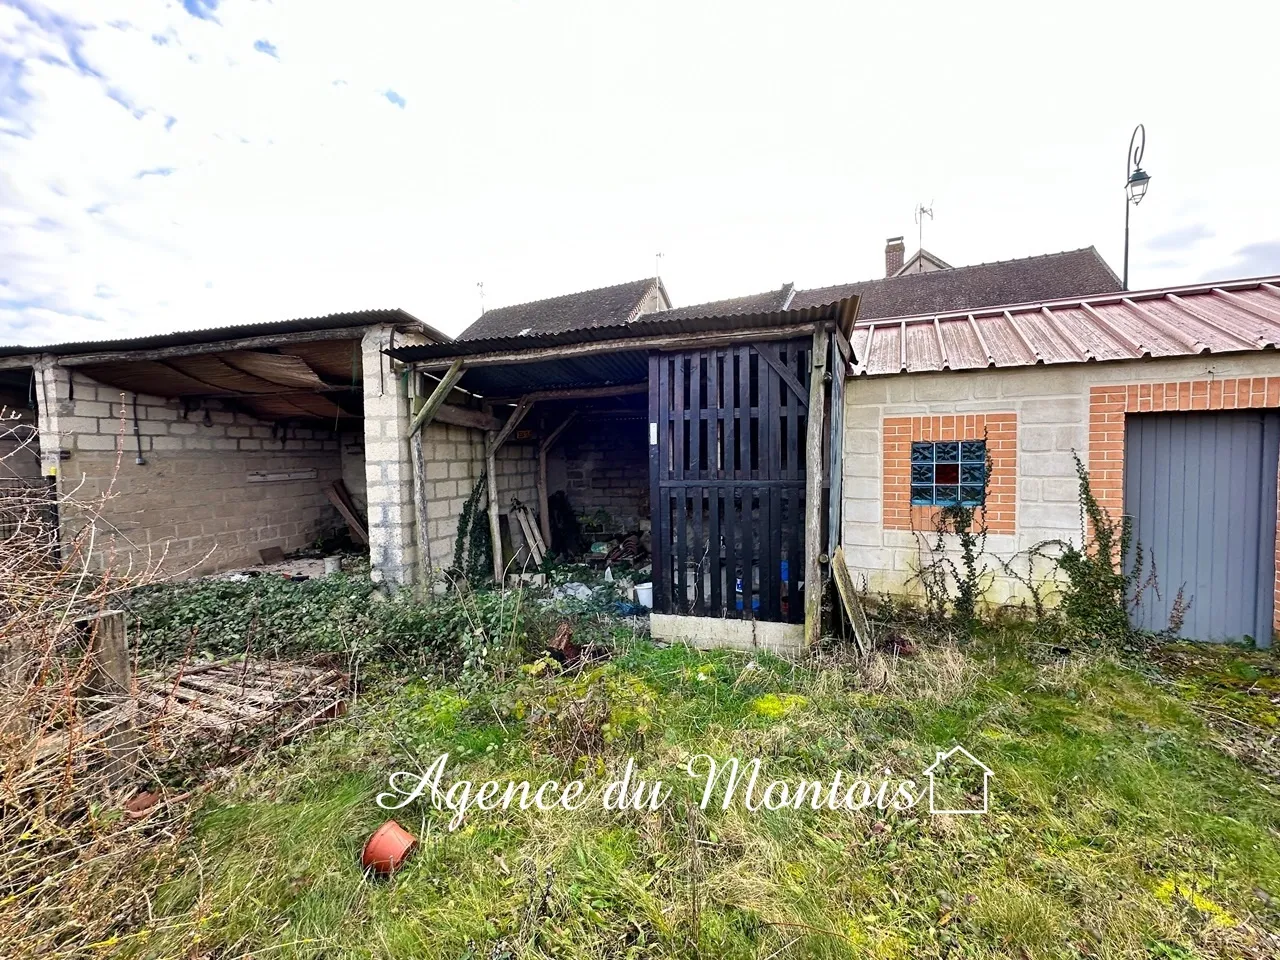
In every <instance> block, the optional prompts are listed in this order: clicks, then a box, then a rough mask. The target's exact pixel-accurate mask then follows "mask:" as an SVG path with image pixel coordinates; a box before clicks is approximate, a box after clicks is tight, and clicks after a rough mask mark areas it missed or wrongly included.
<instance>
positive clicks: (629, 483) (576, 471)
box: [547, 420, 649, 530]
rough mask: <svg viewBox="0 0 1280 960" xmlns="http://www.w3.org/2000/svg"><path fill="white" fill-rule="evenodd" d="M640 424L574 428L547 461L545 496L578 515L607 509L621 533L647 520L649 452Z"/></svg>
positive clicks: (625, 422)
mask: <svg viewBox="0 0 1280 960" xmlns="http://www.w3.org/2000/svg"><path fill="white" fill-rule="evenodd" d="M646 430H647V427H646V425H645V421H642V420H617V421H613V420H610V421H607V422H603V423H602V422H584V423H574V424H572V425H570V426H569V427H568V428H567V429H566V430H565V432H564V434H563V435H562V436H561V438H560V441H559V443H557V444H556V446H555V448H553V449H552V451H551V453H550V454H549V455H548V457H547V492H548V493H549V494H551V493H555V492H556V491H557V490H563V491H564V492H565V493H566V494H567V495H568V497H569V504H570V506H572V507H573V510H574V512H575V513H577V514H578V515H579V516H584V515H592V514H594V513H596V512H597V511H598V510H603V511H604V512H605V513H607V514H608V515H609V516H610V517H612V518H613V520H614V522H615V525H616V526H617V528H618V529H620V530H634V529H638V528H639V527H640V526H641V521H646V522H647V521H648V520H649V447H648V437H647V436H646Z"/></svg>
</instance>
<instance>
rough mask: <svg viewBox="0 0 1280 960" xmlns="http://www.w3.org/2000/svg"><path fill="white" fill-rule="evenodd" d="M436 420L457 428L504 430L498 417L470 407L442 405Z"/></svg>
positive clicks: (450, 404)
mask: <svg viewBox="0 0 1280 960" xmlns="http://www.w3.org/2000/svg"><path fill="white" fill-rule="evenodd" d="M435 419H436V420H438V421H439V422H440V423H451V424H453V425H454V426H455V427H471V428H472V429H474V430H501V429H502V421H501V420H499V419H498V418H497V417H494V416H490V415H489V414H487V413H482V412H481V411H479V410H472V409H470V408H468V407H458V406H455V405H454V404H452V403H442V404H440V409H438V410H437V411H436V415H435Z"/></svg>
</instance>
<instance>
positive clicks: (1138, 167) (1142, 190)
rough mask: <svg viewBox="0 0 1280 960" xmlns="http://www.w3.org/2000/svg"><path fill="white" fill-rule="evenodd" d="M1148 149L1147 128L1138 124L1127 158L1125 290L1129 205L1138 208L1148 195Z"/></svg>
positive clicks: (1131, 138) (1127, 285) (1125, 286)
mask: <svg viewBox="0 0 1280 960" xmlns="http://www.w3.org/2000/svg"><path fill="white" fill-rule="evenodd" d="M1146 148H1147V128H1146V127H1144V126H1143V125H1142V124H1138V125H1137V126H1136V127H1134V128H1133V136H1132V137H1130V138H1129V153H1128V154H1127V155H1126V156H1125V167H1124V172H1125V184H1124V188H1125V199H1124V289H1126V290H1128V289H1129V205H1130V204H1133V206H1135V207H1136V206H1137V205H1138V204H1140V203H1141V202H1142V198H1143V197H1145V196H1146V195H1147V185H1148V184H1150V183H1151V176H1150V175H1149V174H1148V173H1147V171H1145V170H1143V169H1142V152H1143V151H1144V150H1145V149H1146Z"/></svg>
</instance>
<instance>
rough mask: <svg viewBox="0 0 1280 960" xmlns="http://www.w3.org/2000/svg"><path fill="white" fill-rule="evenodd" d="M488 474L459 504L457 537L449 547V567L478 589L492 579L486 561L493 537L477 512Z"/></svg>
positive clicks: (484, 519)
mask: <svg viewBox="0 0 1280 960" xmlns="http://www.w3.org/2000/svg"><path fill="white" fill-rule="evenodd" d="M487 483H488V473H487V472H485V473H481V474H480V477H479V479H478V480H476V485H475V486H474V487H473V488H472V490H471V495H470V496H469V497H467V502H466V503H464V504H463V505H462V513H461V514H459V516H458V536H457V539H456V540H455V541H454V544H453V568H454V570H455V571H456V572H457V574H458V575H459V576H460V577H462V578H463V579H465V580H466V581H467V582H468V583H470V584H471V585H472V586H480V585H481V584H483V583H486V582H487V581H489V580H490V579H492V570H491V569H490V564H489V558H490V556H491V555H492V553H493V538H492V536H490V534H489V523H488V519H487V517H486V516H485V515H484V513H483V512H482V511H481V510H480V509H479V507H480V500H481V498H482V497H483V496H484V495H485V493H486V491H487V489H488V487H487Z"/></svg>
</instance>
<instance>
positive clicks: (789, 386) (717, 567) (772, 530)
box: [649, 325, 847, 644]
mask: <svg viewBox="0 0 1280 960" xmlns="http://www.w3.org/2000/svg"><path fill="white" fill-rule="evenodd" d="M837 336H840V335H839V334H838V335H837ZM846 342H847V341H846ZM833 349H837V350H840V352H841V353H843V352H844V351H843V349H842V348H839V347H832V346H831V338H830V331H829V329H828V327H827V326H825V325H820V326H818V327H816V329H815V330H814V332H813V335H812V337H810V338H794V339H780V340H769V339H759V340H752V341H747V342H738V343H728V344H720V345H707V346H701V347H693V348H691V349H687V350H680V349H673V350H668V351H666V352H654V353H652V354H650V360H649V414H650V416H649V420H650V426H649V429H650V436H649V482H650V508H651V511H652V521H653V545H652V552H653V570H654V612H655V613H659V614H669V615H677V616H699V617H715V618H729V619H735V618H736V619H743V620H766V621H774V622H784V623H802V622H803V623H804V641H805V643H806V644H811V643H813V642H815V641H816V640H817V639H818V634H819V630H820V616H821V606H820V604H821V595H822V588H821V585H822V582H823V579H824V577H823V571H822V563H824V562H825V561H826V559H827V556H828V555H829V546H828V541H833V538H834V537H836V536H838V529H839V486H838V484H839V479H838V478H839V474H840V456H839V454H840V448H841V444H840V443H839V442H838V439H839V437H838V428H837V431H836V432H835V434H834V436H833V433H832V431H829V430H828V429H827V425H828V424H832V425H833V426H834V425H835V424H838V423H839V422H840V421H841V419H842V418H840V417H839V409H840V404H841V399H842V396H843V391H842V389H841V388H842V386H843V380H844V370H843V368H841V367H840V365H839V364H836V363H833V362H832V361H833V359H834V357H833V356H831V355H830V351H831V350H833ZM833 414H834V415H833ZM833 484H835V486H834V487H833ZM827 491H831V495H830V496H829V497H828V496H825V494H826V493H827ZM824 506H826V507H827V508H828V510H827V511H824V509H823V508H824ZM824 520H825V523H824ZM824 527H825V529H824ZM810 585H813V586H814V588H811V587H810Z"/></svg>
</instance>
